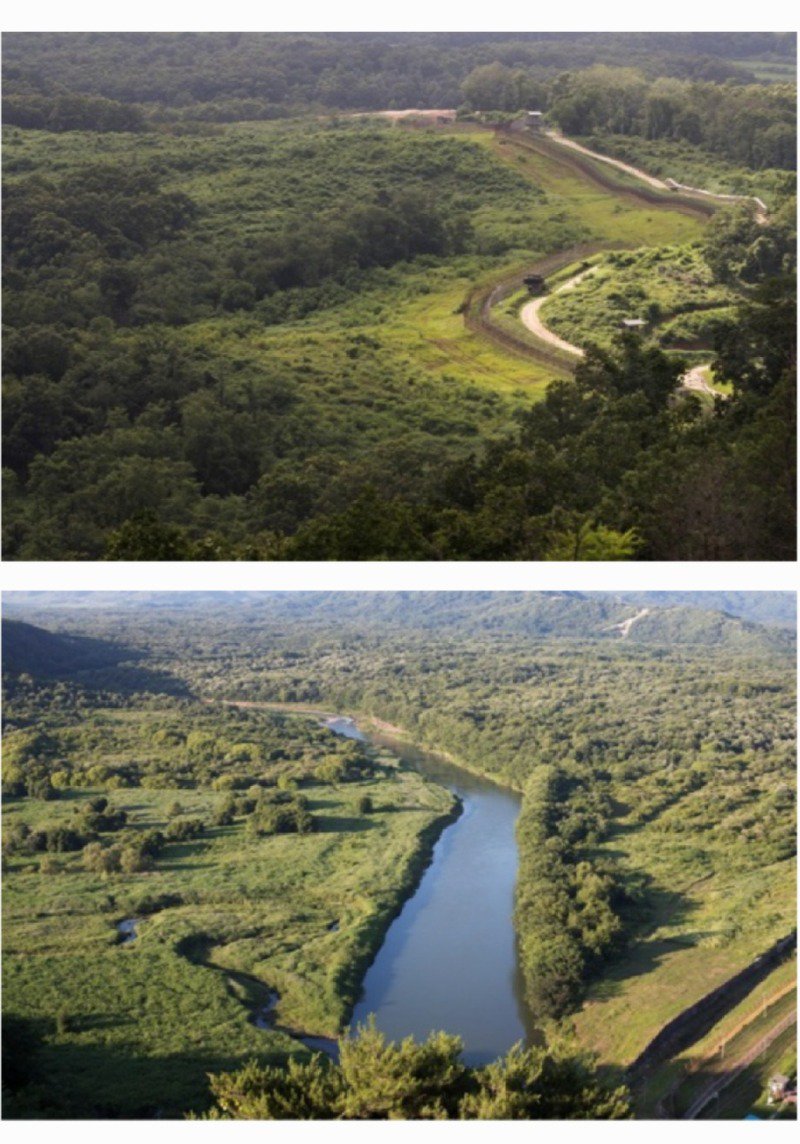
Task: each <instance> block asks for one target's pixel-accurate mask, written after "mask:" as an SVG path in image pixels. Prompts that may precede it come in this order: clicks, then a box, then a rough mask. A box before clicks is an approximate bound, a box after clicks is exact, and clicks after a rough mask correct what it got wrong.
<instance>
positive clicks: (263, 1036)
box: [3, 712, 452, 1117]
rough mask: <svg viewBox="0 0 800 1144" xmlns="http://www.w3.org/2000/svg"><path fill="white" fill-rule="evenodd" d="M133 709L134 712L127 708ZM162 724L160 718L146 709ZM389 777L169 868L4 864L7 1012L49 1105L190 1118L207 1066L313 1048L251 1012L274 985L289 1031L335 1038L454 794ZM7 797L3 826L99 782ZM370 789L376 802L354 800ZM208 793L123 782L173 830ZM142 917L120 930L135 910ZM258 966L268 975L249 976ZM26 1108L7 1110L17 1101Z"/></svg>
mask: <svg viewBox="0 0 800 1144" xmlns="http://www.w3.org/2000/svg"><path fill="white" fill-rule="evenodd" d="M126 718H127V719H128V720H130V719H134V720H135V719H136V718H137V717H136V715H135V714H132V713H130V712H129V713H126ZM138 718H139V720H140V721H141V720H142V719H144V720H145V721H146V720H148V719H149V720H150V721H151V724H152V719H153V718H154V716H153V715H152V714H149V713H148V714H147V715H141V714H140V715H139V717H138ZM378 764H379V765H378V767H377V768H376V773H375V776H374V777H373V778H372V779H365V780H363V781H360V782H359V783H358V784H357V788H354V787H353V785H352V784H340V785H339V786H336V785H333V786H331V785H320V786H318V787H315V786H311V787H309V788H308V789H307V790H306V792H305V793H306V795H307V797H308V799H309V809H310V811H311V813H312V814H313V815H314V817H315V819H317V829H316V831H315V832H313V833H311V834H307V835H296V834H288V835H273V836H268V837H261V838H258V837H252V836H251V835H250V834H249V833H248V832H247V831H246V829H245V825H244V822H242V821H239V820H237V821H235V822H234V823H233V824H231V825H228V826H212V827H210V828H207V829H206V831H205V833H204V834H203V836H202V837H201V838H199V839H196V840H193V841H190V842H185V843H181V844H173V845H170V846H168V847H167V848H166V850H165V851H164V852H163V854H162V856H160V857H159V858H158V860H157V862H156V866H155V869H153V870H151V871H149V872H146V873H137V874H130V875H126V874H113V875H110V876H108V877H106V878H101V877H98V875H97V874H92V873H88V872H86V871H84V870H83V868H82V865H81V856H80V854H79V853H75V854H59V855H57V856H56V857H57V860H58V863H59V866H60V867H61V868H60V869H59V870H58V872H54V873H44V872H40V868H39V866H40V859H39V857H38V856H32V857H30V858H27V857H20V856H14V857H12V858H11V859H7V860H6V872H5V874H4V879H3V883H4V884H3V891H4V892H3V934H4V957H3V970H4V1007H5V1019H6V1020H8V1019H11V1020H12V1021H13V1020H14V1019H21V1020H23V1021H24V1022H25V1024H26V1028H27V1034H26V1035H27V1036H28V1037H33V1038H34V1040H35V1049H34V1052H33V1054H32V1060H33V1061H34V1062H35V1078H36V1079H37V1080H40V1083H41V1089H40V1092H41V1107H42V1112H43V1113H44V1114H46V1115H53V1116H57V1115H66V1116H70V1115H72V1116H74V1115H109V1116H123V1117H124V1116H128V1117H130V1116H138V1115H164V1116H176V1115H180V1114H182V1113H183V1112H185V1111H187V1110H188V1109H198V1108H202V1107H204V1105H205V1102H206V1099H207V1083H206V1073H207V1072H208V1071H209V1070H212V1069H213V1070H219V1069H223V1068H229V1067H235V1065H237V1064H238V1063H240V1062H241V1061H242V1059H246V1058H247V1057H249V1056H259V1057H261V1058H263V1059H274V1060H278V1059H285V1055H286V1053H289V1052H297V1051H304V1050H302V1046H300V1044H299V1043H298V1042H297V1041H294V1040H292V1039H290V1038H289V1037H288V1036H286V1035H284V1034H283V1033H281V1032H279V1031H276V1030H275V1029H268V1030H262V1029H259V1028H257V1027H256V1026H255V1025H254V1024H253V1023H252V1020H251V1018H252V1014H253V1010H254V1007H256V1006H258V1005H263V1004H264V1003H265V1002H266V1001H267V999H268V996H269V992H270V991H271V990H277V991H278V993H279V994H280V999H279V1002H278V1004H277V1008H276V1011H275V1016H276V1019H277V1024H278V1026H280V1027H281V1028H290V1029H293V1030H302V1031H306V1032H310V1033H314V1034H327V1035H335V1034H336V1033H337V1032H338V1031H339V1029H340V1028H341V1027H342V1026H343V1024H344V1022H345V1021H346V1019H347V1016H348V1011H349V1006H350V1005H351V1004H352V1002H353V1000H354V999H355V995H356V993H357V990H358V987H359V984H360V977H361V974H362V972H363V969H364V968H365V965H366V963H368V961H369V959H370V957H371V956H372V954H373V953H374V950H375V948H376V947H377V945H378V944H379V942H380V940H381V939H382V935H383V932H384V931H385V927H386V925H387V924H388V922H389V920H390V919H391V917H392V916H393V915H394V913H395V911H396V910H397V908H398V906H399V904H400V903H401V902H402V900H404V897H405V896H406V894H407V892H408V889H409V887H410V885H411V884H413V882H414V881H415V879H416V878H417V877H418V875H419V871H420V869H421V863H423V862H424V860H425V854H426V852H427V846H428V843H427V841H426V839H427V838H429V837H431V836H432V834H433V833H434V832H436V831H438V829H439V828H440V825H441V823H442V822H443V821H444V818H445V816H446V815H448V814H449V813H450V811H451V809H452V800H451V796H450V795H449V794H448V793H447V792H446V791H445V790H443V789H442V788H440V787H437V786H435V785H433V784H430V783H428V782H426V781H425V780H424V779H422V778H421V777H420V776H419V775H417V774H416V773H415V772H413V771H410V770H405V769H403V768H400V767H398V766H397V765H396V764H395V762H394V760H392V759H391V757H383V758H381V759H379V760H378ZM96 793H103V792H102V790H101V791H100V792H98V791H94V792H93V791H90V790H88V789H79V790H75V789H71V790H69V791H66V792H64V795H63V797H61V798H59V799H57V800H55V801H41V800H36V799H30V798H26V799H24V800H6V806H5V808H4V816H3V827H4V832H5V831H8V830H10V829H11V828H13V826H14V824H15V823H16V822H18V821H20V820H24V821H25V822H26V823H27V824H28V825H29V826H30V827H31V828H33V829H37V828H39V827H42V826H44V825H45V824H46V825H47V826H48V827H53V826H57V825H59V824H63V823H65V822H67V821H68V820H70V819H71V818H72V817H73V812H74V810H75V808H76V807H78V808H80V806H81V804H83V803H85V802H86V801H87V800H88V799H89V797H91V795H92V794H96ZM362 795H367V796H370V797H371V798H372V800H373V802H374V805H375V812H374V813H372V814H370V815H363V814H360V813H358V812H357V811H356V809H355V806H354V803H355V799H356V797H360V796H362ZM226 797H227V795H226V792H223V791H215V790H209V789H198V790H186V789H179V788H177V787H173V788H169V787H162V788H160V789H145V788H135V789H121V790H116V791H113V792H112V798H113V802H114V804H115V806H116V807H118V808H123V809H125V810H126V811H127V812H128V814H129V823H130V824H131V825H133V827H134V828H135V829H136V830H145V829H148V828H163V827H164V826H165V824H166V821H167V818H168V811H169V808H170V806H171V804H173V803H174V802H175V800H176V799H177V800H178V801H179V802H180V804H181V807H182V810H183V812H184V814H186V815H190V816H199V817H201V818H203V819H205V820H206V821H208V819H209V817H210V816H211V815H213V813H214V811H215V809H218V808H219V805H220V804H221V803H222V801H223V800H224V799H225V798H226ZM130 917H139V918H141V919H142V921H141V923H140V925H139V929H138V936H137V937H136V939H135V941H133V942H132V943H130V944H129V945H121V944H119V935H118V932H117V929H116V926H117V924H118V923H119V921H120V920H122V919H124V918H130ZM251 978H252V979H253V980H251ZM13 1114H14V1109H13V1105H12V1106H11V1107H10V1110H8V1111H7V1115H13Z"/></svg>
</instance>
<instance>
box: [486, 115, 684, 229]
mask: <svg viewBox="0 0 800 1144" xmlns="http://www.w3.org/2000/svg"><path fill="white" fill-rule="evenodd" d="M476 141H480V142H481V143H482V144H483V145H484V146H486V147H488V148H489V149H490V150H491V151H492V152H493V154H495V155H496V156H497V157H498V158H501V159H502V160H503V161H504V162H505V163H506V164H507V165H509V166H511V167H513V169H514V170H517V171H519V172H520V174H522V175H523V176H524V177H525V178H527V179H529V180H530V181H531V182H532V183H533V184H534V185H535V186H537V187H539V188H540V189H541V190H543V191H544V192H545V194H546V196H547V198H548V201H549V202H550V203H551V204H552V205H553V206H554V207H555V206H557V207H558V208H559V209H560V210H563V211H564V212H566V213H567V214H570V213H573V212H574V214H575V216H576V217H577V218H578V219H579V220H580V222H581V224H582V226H583V227H584V228H585V229H584V235H583V236H582V237H583V238H585V239H586V240H587V241H590V240H600V241H606V242H609V243H613V242H622V243H625V245H626V246H630V247H636V246H659V245H663V244H666V243H670V242H684V241H686V240H688V239H690V238H695V237H697V236H698V235H699V234H700V233H701V231H702V228H703V225H704V222H703V220H702V219H701V218H697V217H696V216H693V215H690V214H685V213H683V212H682V211H679V210H677V209H675V208H674V207H672V206H671V205H670V204H669V201H668V200H667V201H666V202H665V204H664V206H663V207H662V206H655V205H651V204H643V203H641V202H637V201H636V200H635V199H634V198H632V197H630V196H626V195H625V193H624V186H625V184H624V183H622V181H621V180H622V179H623V178H624V176H623V175H622V174H620V176H619V177H620V193H619V194H618V195H615V194H613V193H611V192H609V191H608V190H605V189H603V188H600V187H598V186H596V185H595V184H593V183H592V182H591V181H590V180H589V179H587V178H586V177H584V176H582V175H581V173H580V172H579V171H577V170H576V169H575V168H574V167H573V166H572V165H571V164H570V162H569V159H568V157H567V158H563V159H562V158H561V157H559V156H556V155H554V154H550V153H544V152H539V151H532V150H530V149H529V148H527V147H525V146H524V145H523V144H520V143H517V142H516V141H514V140H513V139H512V138H509V137H508V136H494V135H488V134H485V133H480V134H479V135H478V136H476ZM614 177H615V179H616V174H615V176H614ZM631 184H632V185H636V184H635V181H633V180H631Z"/></svg>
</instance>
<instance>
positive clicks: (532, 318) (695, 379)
mask: <svg viewBox="0 0 800 1144" xmlns="http://www.w3.org/2000/svg"><path fill="white" fill-rule="evenodd" d="M595 270H597V267H596V266H590V267H589V269H588V270H582V271H581V272H580V274H575V275H573V277H572V278H568V279H567V281H566V282H563V283H562V284H561V285H560V286H559V287H558V289H557V290H554V291H553V293H552V294H543V295H542V296H541V297H539V298H533V299H532V300H531V301H530V302H526V303H525V305H524V306H523V307H522V309H521V310H520V312H519V318H520V321H521V322H522V324H523V326H525V327H526V328H527V329H529V330H530V332H531V333H532V334H535V335H536V337H537V338H540V339H541V341H543V342H546V343H547V345H549V346H553V347H554V348H555V349H558V350H562V351H563V352H564V353H568V354H572V355H573V356H574V357H585V356H586V354H585V352H584V351H583V350H582V349H581V348H580V346H574V345H573V344H572V343H571V342H568V341H565V339H564V338H560V337H559V336H558V334H554V333H553V331H552V330H549V329H548V328H547V326H546V325H545V324H544V322H543V321H542V318H541V316H540V313H539V311H540V310H541V308H542V306H543V305H544V303H545V302H546V301H547V300H548V299H549V298H552V297H553V296H554V295H556V294H561V293H562V292H563V291H564V290H572V289H574V288H575V287H576V286H577V285H579V283H581V282H583V280H584V278H588V277H589V275H590V274H594V272H595ZM709 365H711V362H706V363H705V364H704V365H695V366H692V368H691V369H687V371H686V373H685V374H683V376H682V377H681V388H682V389H691V390H694V391H695V392H696V393H705V394H707V395H708V396H709V397H722V396H724V394H721V393H720V392H719V390H717V389H714V388H713V386H711V385H709V384H708V382H707V381H706V379H705V376H704V375H703V370H704V369H707V368H708V366H709ZM636 618H637V619H638V616H637V617H636ZM625 634H626V635H627V632H626V633H625Z"/></svg>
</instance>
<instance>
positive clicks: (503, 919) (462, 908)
mask: <svg viewBox="0 0 800 1144" xmlns="http://www.w3.org/2000/svg"><path fill="white" fill-rule="evenodd" d="M325 722H326V726H328V727H330V729H331V730H332V731H335V732H336V733H337V734H340V735H346V736H348V737H350V738H354V739H360V740H364V741H366V742H369V743H373V744H374V745H375V746H377V747H382V748H388V749H390V750H391V751H392V752H393V753H394V754H395V755H397V756H398V757H399V758H400V759H401V760H402V761H403V762H405V763H407V764H408V765H409V766H413V767H414V768H415V769H416V770H418V771H420V772H421V773H422V774H424V775H427V776H428V777H429V778H431V779H433V780H434V781H435V782H438V783H441V784H442V785H443V786H445V787H447V788H448V789H449V790H451V791H453V793H454V794H455V795H457V797H458V798H459V799H460V800H461V802H462V805H463V813H462V814H461V816H460V817H459V818H458V819H457V820H456V821H455V822H454V823H453V824H452V825H450V826H448V827H447V828H446V829H445V830H444V831H443V833H442V834H441V836H440V838H439V840H438V842H437V843H436V846H435V848H434V852H433V858H432V861H431V864H430V866H429V867H428V868H427V870H426V871H425V873H424V875H423V877H422V880H421V882H420V885H419V887H418V889H417V890H416V892H415V893H414V894H413V895H412V896H411V897H410V898H409V899H408V901H407V902H406V904H405V906H404V907H403V910H402V912H401V913H400V914H399V915H398V917H397V918H396V919H395V921H394V922H393V923H392V925H391V926H390V928H389V931H388V933H387V935H386V938H385V940H384V942H383V945H382V946H381V948H380V950H379V951H378V954H377V956H376V958H375V960H374V962H373V964H372V966H371V967H370V969H369V970H368V971H367V975H366V978H365V980H364V986H363V993H362V997H361V1000H360V1001H359V1002H358V1004H357V1005H356V1008H355V1011H354V1013H353V1018H352V1024H353V1025H355V1024H356V1023H357V1022H361V1021H364V1019H365V1018H366V1017H367V1015H368V1014H370V1013H374V1014H375V1018H376V1023H377V1025H378V1028H379V1029H381V1030H382V1031H383V1032H385V1033H386V1034H387V1036H388V1037H389V1038H390V1039H392V1040H396V1039H398V1038H401V1037H405V1036H408V1035H409V1034H411V1035H413V1036H414V1037H415V1038H416V1039H418V1040H419V1039H424V1038H425V1037H427V1035H428V1034H429V1033H430V1032H432V1031H433V1030H437V1029H444V1030H445V1031H447V1032H448V1033H457V1034H458V1035H459V1036H460V1037H461V1038H462V1040H463V1042H464V1046H465V1051H464V1060H465V1061H466V1062H467V1064H470V1065H481V1064H486V1063H487V1062H489V1061H492V1060H494V1059H496V1058H497V1057H498V1056H501V1055H502V1054H503V1053H505V1052H506V1051H507V1050H508V1049H509V1048H510V1047H511V1046H512V1045H513V1044H514V1043H515V1042H517V1041H520V1040H529V1039H531V1038H532V1037H533V1035H534V1028H533V1024H532V1021H531V1019H530V1017H529V1015H528V1014H527V1013H526V1010H525V1007H524V1004H523V1001H522V997H521V977H520V972H519V965H518V960H517V949H516V935H515V932H514V925H513V909H514V885H515V881H516V875H517V847H516V841H515V837H514V827H515V824H516V820H517V815H518V813H519V804H520V800H519V796H518V795H516V794H515V793H514V792H513V791H509V790H507V789H505V788H502V787H499V786H497V785H495V784H494V783H491V782H489V781H488V780H485V779H481V778H478V777H477V776H475V775H472V774H470V773H469V772H468V771H464V770H462V769H461V768H460V767H456V766H453V765H451V764H449V763H447V762H445V761H443V760H441V759H440V758H438V757H436V756H434V755H432V754H431V753H430V752H428V751H423V750H421V749H420V748H418V747H414V746H412V745H410V744H409V743H406V742H405V741H403V740H401V739H395V738H393V737H391V736H388V735H385V734H383V733H377V732H372V731H370V732H369V733H365V732H363V731H362V730H361V729H360V728H359V727H358V726H357V724H356V723H354V722H353V721H352V720H350V719H345V718H330V719H327V720H326V721H325Z"/></svg>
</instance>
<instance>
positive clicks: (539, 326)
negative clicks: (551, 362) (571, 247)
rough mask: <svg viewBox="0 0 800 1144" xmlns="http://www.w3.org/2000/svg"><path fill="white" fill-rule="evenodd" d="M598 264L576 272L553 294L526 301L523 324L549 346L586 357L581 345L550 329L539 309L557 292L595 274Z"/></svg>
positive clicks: (522, 310)
mask: <svg viewBox="0 0 800 1144" xmlns="http://www.w3.org/2000/svg"><path fill="white" fill-rule="evenodd" d="M596 269H597V267H596V266H590V267H589V269H588V270H582V271H581V272H580V274H576V275H575V276H574V277H573V278H568V279H567V281H566V282H564V283H562V285H561V286H559V287H558V289H557V290H554V291H553V293H552V294H543V295H542V296H541V298H533V299H532V300H531V301H530V302H526V303H525V305H524V306H523V307H522V309H521V310H520V312H519V317H520V321H521V322H522V324H523V326H526V327H527V328H528V329H529V330H530V331H531V333H532V334H536V336H537V338H541V339H542V341H543V342H547V344H548V345H549V346H555V348H556V349H558V350H563V351H564V353H568V354H574V355H575V356H576V357H584V356H585V355H584V352H583V350H582V349H581V348H580V346H573V345H572V343H571V342H567V341H565V340H564V338H560V337H559V336H558V334H554V333H553V331H552V330H548V328H547V326H546V325H545V324H544V322H543V321H542V319H541V318H540V317H539V311H540V309H541V308H542V306H543V305H544V303H545V302H546V301H547V300H548V298H552V297H553V296H554V295H555V294H562V293H563V292H564V291H565V290H572V289H574V287H575V286H577V285H578V284H579V283H580V282H583V280H584V278H588V277H589V275H590V274H594V272H595V270H596Z"/></svg>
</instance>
